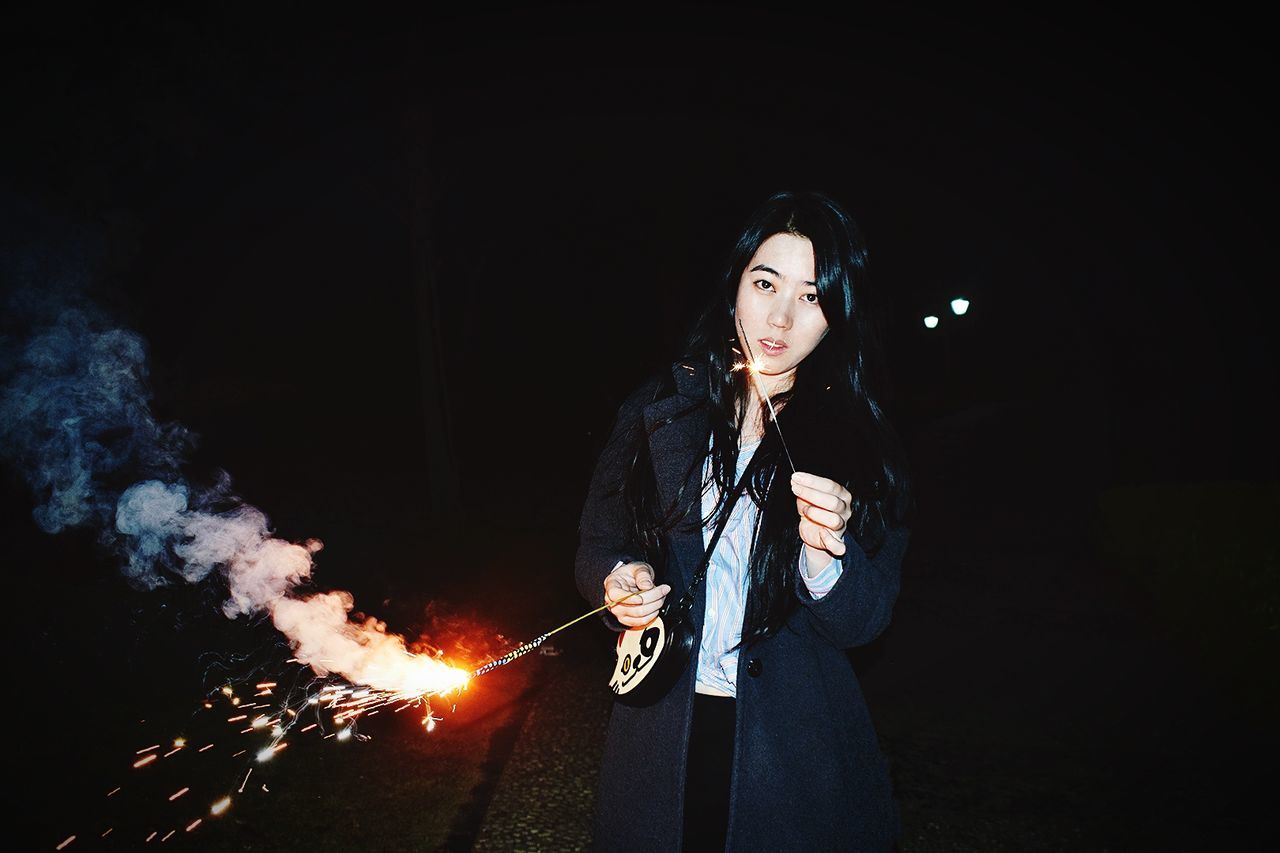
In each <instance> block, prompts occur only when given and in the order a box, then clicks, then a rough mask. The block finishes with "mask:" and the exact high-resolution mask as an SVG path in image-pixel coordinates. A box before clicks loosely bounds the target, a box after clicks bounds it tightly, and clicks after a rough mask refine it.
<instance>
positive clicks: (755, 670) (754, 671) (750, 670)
mask: <svg viewBox="0 0 1280 853" xmlns="http://www.w3.org/2000/svg"><path fill="white" fill-rule="evenodd" d="M762 669H764V664H762V663H761V662H760V658H752V659H751V660H749V661H747V675H749V676H751V677H752V678H755V677H756V676H757V675H759V674H760V670H762Z"/></svg>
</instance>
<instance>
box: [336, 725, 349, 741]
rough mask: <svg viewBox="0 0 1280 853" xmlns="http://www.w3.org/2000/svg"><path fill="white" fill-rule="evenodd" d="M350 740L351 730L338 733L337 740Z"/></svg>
mask: <svg viewBox="0 0 1280 853" xmlns="http://www.w3.org/2000/svg"><path fill="white" fill-rule="evenodd" d="M350 739H351V729H350V728H349V727H348V728H345V729H342V730H341V731H339V732H338V740H350Z"/></svg>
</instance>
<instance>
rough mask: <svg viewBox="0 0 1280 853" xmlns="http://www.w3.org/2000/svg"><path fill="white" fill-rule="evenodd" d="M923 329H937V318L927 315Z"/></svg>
mask: <svg viewBox="0 0 1280 853" xmlns="http://www.w3.org/2000/svg"><path fill="white" fill-rule="evenodd" d="M924 327H925V328H926V329H936V328H938V318H937V317H935V316H934V315H932V314H930V315H928V316H927V317H925V318H924Z"/></svg>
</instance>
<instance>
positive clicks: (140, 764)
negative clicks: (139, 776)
mask: <svg viewBox="0 0 1280 853" xmlns="http://www.w3.org/2000/svg"><path fill="white" fill-rule="evenodd" d="M159 757H160V756H158V755H156V754H155V753H154V752H153V753H151V754H150V755H148V756H147V757H146V758H139V759H138V760H137V761H135V762H133V766H134V768H135V769H136V768H138V767H145V766H146V765H148V764H150V763H151V762H153V761H155V760H156V759H157V758H159Z"/></svg>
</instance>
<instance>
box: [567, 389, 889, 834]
mask: <svg viewBox="0 0 1280 853" xmlns="http://www.w3.org/2000/svg"><path fill="white" fill-rule="evenodd" d="M672 370H673V373H674V375H675V380H676V386H675V387H676V393H675V394H674V395H671V396H669V397H666V398H665V399H659V400H657V401H653V398H654V394H655V392H656V391H657V389H658V382H657V380H654V381H652V382H650V383H649V384H647V385H646V386H645V387H642V388H641V389H639V390H638V391H637V392H636V393H634V394H633V395H632V396H631V397H630V398H628V399H627V401H626V402H625V403H623V405H622V407H621V408H620V409H619V411H618V416H617V421H616V423H615V425H614V429H613V432H612V434H611V436H610V438H609V440H608V442H607V444H606V445H605V448H604V450H603V451H602V453H601V455H600V458H599V461H598V462H597V464H596V469H595V472H594V474H593V476H592V479H591V485H590V488H589V490H588V494H587V499H586V503H585V506H584V508H583V512H582V519H581V526H580V530H579V547H578V553H577V559H576V574H577V583H578V588H579V590H580V591H581V592H582V594H583V596H584V597H586V599H587V600H588V601H589V602H590V603H591V605H592V606H596V607H598V606H601V605H602V604H603V603H604V589H603V584H604V578H605V576H606V575H607V574H608V573H609V572H610V571H611V570H612V569H613V567H614V566H615V565H616V564H617V562H618V561H619V560H626V561H628V562H630V561H632V560H638V559H641V556H640V555H639V554H636V553H634V552H633V551H632V550H631V549H629V548H628V546H627V536H626V533H625V531H626V530H627V522H626V514H625V511H624V506H623V503H622V501H621V498H620V497H619V496H618V495H616V494H612V493H611V492H612V490H614V489H615V488H616V487H617V486H618V485H619V484H620V482H621V478H622V476H623V473H624V471H625V465H626V461H627V459H628V458H629V457H628V453H627V446H628V444H629V443H630V441H631V440H632V439H633V438H634V435H635V433H634V432H633V431H634V430H637V429H644V430H646V431H648V430H650V429H652V427H653V425H654V424H656V423H659V422H661V421H663V420H665V419H667V418H669V417H670V416H672V415H674V414H676V413H678V412H681V411H683V410H685V409H687V408H688V407H689V406H690V404H691V403H696V402H698V401H705V400H706V399H707V390H706V379H705V370H704V369H703V368H701V367H690V366H687V365H675V366H674V367H673V368H672ZM709 435H710V424H709V421H708V418H707V415H706V411H705V409H697V410H695V411H693V412H692V413H689V414H685V415H682V416H681V417H678V418H676V419H675V420H674V421H672V422H671V423H670V424H667V425H665V426H662V427H660V428H658V429H657V430H656V431H653V432H652V434H651V435H650V436H649V447H650V450H651V453H652V459H653V466H654V474H655V476H656V481H657V484H658V491H659V495H660V496H661V498H662V499H663V501H664V502H667V503H668V505H669V502H670V501H671V500H672V499H673V498H674V496H675V494H676V492H677V491H678V489H679V486H680V482H679V481H680V480H681V479H682V478H683V477H684V476H685V475H686V474H687V475H688V476H689V478H690V487H689V488H687V489H686V495H687V496H688V503H689V506H688V508H687V509H686V517H687V518H696V517H697V513H698V512H700V508H699V507H698V506H697V501H698V495H699V485H700V484H699V483H698V482H697V480H696V479H695V478H700V477H701V474H702V466H701V465H700V464H695V463H696V462H697V460H699V459H701V458H702V456H703V454H705V452H706V447H707V442H708V440H709ZM797 521H798V519H797ZM683 527H685V525H680V526H678V527H677V530H676V531H675V532H673V533H672V534H671V535H670V536H669V537H668V541H667V545H668V551H669V555H670V556H669V560H670V563H671V564H670V565H669V566H668V570H667V573H666V574H667V576H666V577H662V578H659V581H660V582H667V583H670V584H671V585H672V592H671V595H672V596H676V597H679V596H680V595H682V594H683V592H684V590H685V589H686V588H687V584H688V583H689V582H690V581H691V579H692V573H693V571H694V570H695V569H696V567H697V565H698V563H699V561H700V559H701V557H702V554H703V547H702V537H701V533H700V531H699V530H698V529H697V527H696V526H691V527H689V529H687V530H685V529H681V528H683ZM907 540H908V532H907V529H906V528H903V527H900V528H894V529H892V530H890V531H889V534H888V536H887V537H886V539H885V542H884V544H883V545H882V547H881V548H880V550H879V551H878V552H877V554H876V556H875V558H874V559H868V558H867V556H866V553H865V552H864V551H863V550H862V549H861V548H860V547H859V546H858V544H857V543H856V542H855V541H854V539H853V537H852V536H851V535H849V534H846V538H845V543H846V546H847V549H846V552H845V555H844V557H843V573H842V574H841V576H840V579H839V580H838V581H837V582H836V585H835V587H834V588H833V589H832V590H831V591H830V592H829V593H828V594H827V595H825V596H823V597H822V598H821V599H819V600H816V601H815V600H814V599H813V598H812V596H810V595H809V593H808V590H807V589H806V588H805V587H804V583H803V581H801V580H799V579H797V586H796V595H797V596H798V598H799V600H800V603H801V606H800V607H799V608H798V609H797V611H796V612H795V613H794V614H793V616H792V618H791V619H790V621H789V622H788V623H787V625H786V626H785V627H784V629H783V630H781V631H779V632H778V633H777V634H776V635H775V636H773V637H772V638H770V639H767V640H764V641H761V642H759V643H757V644H756V645H754V646H752V647H751V648H749V649H744V650H743V652H742V653H741V654H740V655H739V661H738V698H737V737H736V741H735V755H734V769H733V783H732V791H731V796H730V818H729V824H730V825H729V833H728V849H729V850H733V851H754V850H760V851H771V853H777V851H823V853H831V851H859V853H877V852H878V851H885V850H889V849H891V848H892V847H893V845H894V842H895V841H896V839H897V835H898V831H899V824H898V812H897V806H896V803H895V802H894V799H893V794H892V789H891V786H890V780H889V774H888V768H887V764H886V761H885V759H884V756H883V755H882V753H881V751H880V748H879V743H878V741H877V738H876V734H875V730H874V728H873V726H872V722H871V718H870V715H869V714H868V712H867V707H866V703H865V701H864V700H863V697H862V691H861V689H860V688H859V685H858V680H857V677H856V676H855V674H854V671H853V667H852V666H851V664H850V662H849V658H848V655H847V654H846V652H845V650H846V649H849V648H852V647H855V646H859V645H862V644H865V643H868V642H870V641H871V640H873V639H875V637H876V636H877V635H879V634H880V632H881V631H883V630H884V628H885V627H886V626H887V625H888V623H889V618H890V615H891V612H892V609H893V605H894V602H895V600H896V598H897V595H898V586H899V568H900V565H901V562H902V556H903V553H904V551H905V550H906V547H907ZM705 588H706V586H705V584H699V585H698V587H697V588H696V589H695V603H694V607H693V612H694V613H695V614H696V619H695V621H696V623H697V626H698V633H699V636H701V630H702V613H703V610H704V607H705V603H706V600H705V597H704V595H703V590H704V589H705ZM607 621H608V622H610V623H611V627H614V628H615V630H617V629H620V628H621V626H620V625H619V624H618V623H617V622H616V621H615V620H613V618H612V617H611V616H609V617H608V618H607ZM694 648H695V656H696V649H697V646H696V645H695V647H694ZM696 671H697V661H696V657H695V659H694V660H693V661H692V662H691V663H690V665H689V667H688V668H687V670H686V671H685V674H684V676H683V678H682V679H681V681H680V682H679V683H678V684H677V686H676V687H675V688H674V689H673V690H672V691H671V692H670V693H669V694H668V695H667V696H666V697H664V698H663V699H661V700H660V701H658V702H657V703H656V704H654V705H651V706H649V707H645V708H632V707H628V706H625V705H622V704H620V703H617V704H615V705H614V707H613V711H612V715H611V717H610V720H609V731H608V736H607V739H606V743H605V752H604V759H603V766H602V769H601V774H600V782H599V787H598V789H597V791H596V804H597V805H596V815H595V825H594V828H595V846H596V848H597V849H600V850H620V851H621V850H626V851H629V853H642V852H643V851H662V853H668V851H676V850H679V849H680V840H681V832H682V826H683V815H682V805H683V801H684V777H685V757H686V755H687V749H688V740H689V726H690V719H691V715H692V708H693V692H694V691H693V688H694V675H695V673H696ZM606 680H607V673H601V680H600V684H601V689H606V688H605V681H606Z"/></svg>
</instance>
